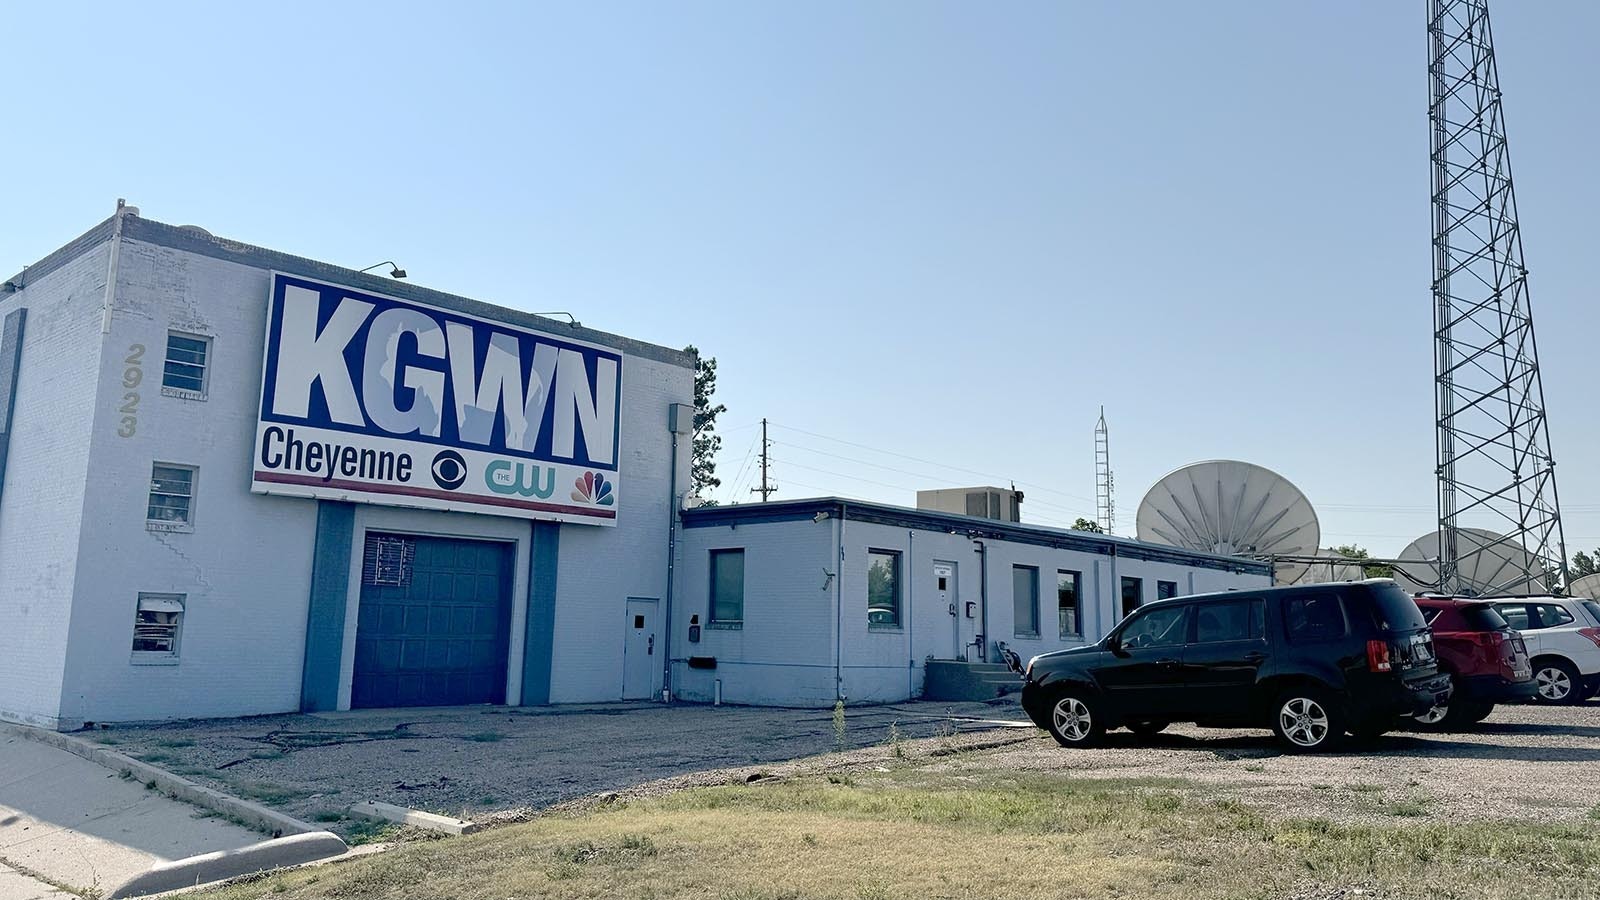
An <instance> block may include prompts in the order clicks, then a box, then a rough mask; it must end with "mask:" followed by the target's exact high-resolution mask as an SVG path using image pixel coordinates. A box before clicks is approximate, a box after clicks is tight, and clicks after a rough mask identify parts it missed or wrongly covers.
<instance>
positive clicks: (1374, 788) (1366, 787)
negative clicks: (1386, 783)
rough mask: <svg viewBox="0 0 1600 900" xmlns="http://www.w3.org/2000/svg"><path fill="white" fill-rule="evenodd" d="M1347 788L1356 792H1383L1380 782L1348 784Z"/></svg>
mask: <svg viewBox="0 0 1600 900" xmlns="http://www.w3.org/2000/svg"><path fill="white" fill-rule="evenodd" d="M1349 789H1350V790H1352V791H1355V792H1356V793H1358V794H1381V793H1383V785H1381V784H1352V785H1350V787H1349Z"/></svg>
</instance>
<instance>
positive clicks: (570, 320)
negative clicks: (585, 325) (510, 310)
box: [534, 312, 581, 328]
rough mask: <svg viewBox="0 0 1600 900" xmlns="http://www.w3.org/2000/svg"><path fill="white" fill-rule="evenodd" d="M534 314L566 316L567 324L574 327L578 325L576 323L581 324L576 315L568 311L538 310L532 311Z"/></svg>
mask: <svg viewBox="0 0 1600 900" xmlns="http://www.w3.org/2000/svg"><path fill="white" fill-rule="evenodd" d="M534 315H536V316H566V317H567V324H568V325H571V326H572V327H574V328H576V327H578V325H580V324H581V323H580V322H579V321H578V317H577V316H574V315H573V314H572V313H569V312H538V313H534Z"/></svg>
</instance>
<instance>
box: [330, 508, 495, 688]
mask: <svg viewBox="0 0 1600 900" xmlns="http://www.w3.org/2000/svg"><path fill="white" fill-rule="evenodd" d="M512 557H513V553H512V546H511V545H510V544H504V543H497V542H494V541H470V540H455V539H451V538H435V537H417V536H411V535H396V534H369V535H367V540H366V547H365V553H364V557H363V567H362V577H361V606H360V612H359V614H358V616H357V619H356V658H355V672H354V675H353V678H352V679H351V683H350V705H351V706H352V707H357V708H359V707H374V706H459V705H464V704H470V703H504V702H506V661H507V657H508V656H509V654H510V649H511V584H512Z"/></svg>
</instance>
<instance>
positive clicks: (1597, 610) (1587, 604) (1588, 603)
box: [1579, 600, 1600, 622]
mask: <svg viewBox="0 0 1600 900" xmlns="http://www.w3.org/2000/svg"><path fill="white" fill-rule="evenodd" d="M1579 602H1581V603H1582V604H1583V608H1584V609H1587V610H1588V611H1589V615H1591V616H1594V620H1595V621H1596V622H1600V603H1596V602H1594V601H1593V600H1582V601H1579Z"/></svg>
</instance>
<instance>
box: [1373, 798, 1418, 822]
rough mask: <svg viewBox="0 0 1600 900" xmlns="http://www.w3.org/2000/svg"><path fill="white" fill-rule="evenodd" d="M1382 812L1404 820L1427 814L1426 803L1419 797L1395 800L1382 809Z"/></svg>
mask: <svg viewBox="0 0 1600 900" xmlns="http://www.w3.org/2000/svg"><path fill="white" fill-rule="evenodd" d="M1383 811H1384V812H1386V813H1388V814H1389V815H1391V816H1399V817H1401V818H1404V819H1415V818H1420V817H1422V816H1425V815H1427V814H1428V801H1427V800H1426V799H1423V798H1420V797H1410V798H1407V799H1405V800H1396V801H1394V802H1393V803H1390V804H1389V805H1388V806H1386V807H1384V810H1383Z"/></svg>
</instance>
